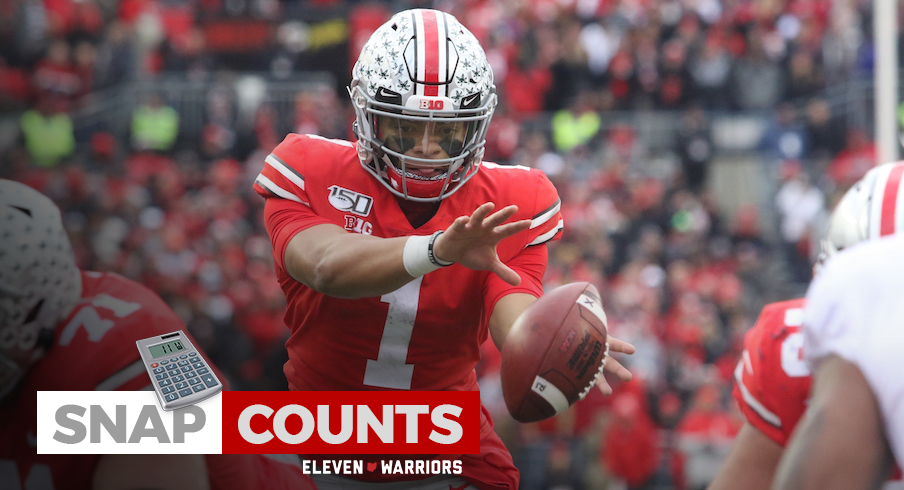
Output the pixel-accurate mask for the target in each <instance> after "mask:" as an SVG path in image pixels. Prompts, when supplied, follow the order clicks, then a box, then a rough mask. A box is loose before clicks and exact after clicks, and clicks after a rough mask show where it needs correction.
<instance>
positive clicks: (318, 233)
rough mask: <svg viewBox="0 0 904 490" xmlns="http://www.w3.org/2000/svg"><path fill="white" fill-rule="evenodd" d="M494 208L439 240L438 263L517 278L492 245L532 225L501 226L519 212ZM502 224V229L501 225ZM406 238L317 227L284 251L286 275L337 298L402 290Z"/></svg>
mask: <svg viewBox="0 0 904 490" xmlns="http://www.w3.org/2000/svg"><path fill="white" fill-rule="evenodd" d="M493 207H494V205H493V203H486V204H483V205H481V206H479V207H478V208H477V209H476V210H475V211H474V213H472V214H471V215H470V216H461V217H459V218H458V219H456V220H455V222H454V223H453V224H452V225H451V226H450V227H449V228H448V229H446V230H445V233H443V234H442V235H440V236H439V238H437V240H436V243H435V246H434V252H435V254H436V257H437V258H438V259H440V260H445V261H451V262H457V263H459V264H461V265H463V266H465V267H468V268H469V269H474V270H490V271H492V272H494V273H496V274H498V275H499V276H500V277H501V278H502V279H503V280H505V281H506V282H508V283H510V284H518V282H520V278H519V277H518V274H517V273H516V272H514V271H513V270H511V269H510V268H508V267H507V266H506V265H505V264H503V263H502V262H501V261H500V260H499V257H498V256H497V255H496V245H497V244H498V243H499V242H500V241H502V240H503V239H505V238H508V237H510V236H512V235H514V234H516V233H518V232H520V231H523V230H525V229H527V227H528V226H530V220H521V221H515V222H512V223H505V221H506V220H508V219H509V218H511V217H512V216H513V215H514V214H515V213H516V212H517V211H518V208H517V206H508V207H506V208H503V209H501V210H500V211H498V212H496V213H493V214H490V212H491V211H492V210H493ZM504 223H505V224H504ZM407 241H408V237H398V238H377V237H373V236H368V235H362V234H357V233H348V232H346V231H345V230H344V229H342V228H341V227H339V226H336V225H332V224H318V225H315V226H312V227H310V228H307V229H305V230H303V231H301V232H299V233H297V234H296V235H295V236H294V237H293V238H292V239H291V240H290V241H289V244H288V245H287V247H286V253H285V266H286V271H287V272H288V273H289V275H291V276H292V277H293V278H294V279H295V280H297V281H299V282H301V283H303V284H305V285H307V286H308V287H310V288H312V289H314V290H316V291H319V292H321V293H324V294H327V295H329V296H334V297H339V298H362V297H372V296H380V295H383V294H386V293H389V292H391V291H395V290H396V289H398V288H400V287H402V286H404V285H405V284H407V283H408V282H410V281H411V280H412V279H413V277H412V276H411V275H410V274H408V272H407V270H406V269H405V264H404V261H403V251H404V249H405V244H406V242H407Z"/></svg>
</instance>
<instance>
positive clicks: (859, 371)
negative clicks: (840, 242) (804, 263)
mask: <svg viewBox="0 0 904 490" xmlns="http://www.w3.org/2000/svg"><path fill="white" fill-rule="evenodd" d="M902 201H904V197H898V198H897V199H894V203H893V204H894V207H896V208H897V211H895V210H890V218H889V221H888V222H889V223H891V222H893V223H894V225H895V226H896V227H898V228H899V227H901V225H902V223H904V213H902V212H901V211H902V210H904V206H902V204H901V203H902ZM889 206H890V207H891V205H889ZM902 250H904V235H902V234H897V235H895V236H889V237H886V238H883V239H880V240H875V241H872V242H870V243H864V244H861V245H859V246H855V247H852V248H851V249H849V250H847V251H845V252H843V253H840V254H839V255H838V257H836V258H834V259H832V261H831V262H829V263H828V264H827V265H826V267H825V271H824V272H822V273H821V274H820V275H819V277H817V278H816V280H815V281H814V282H813V284H812V285H811V286H810V289H809V291H808V292H807V307H806V318H805V322H804V353H805V359H806V362H807V365H808V366H813V367H814V371H813V387H812V390H811V393H810V402H809V407H808V408H807V412H806V414H805V415H804V417H803V420H802V421H801V422H800V427H799V428H798V429H797V430H796V431H795V432H794V436H793V437H792V439H791V442H790V443H789V444H788V450H787V451H785V454H784V456H783V457H782V460H781V463H780V464H779V467H778V471H777V473H776V481H775V485H774V486H773V488H776V489H779V490H790V489H819V490H834V489H839V490H840V489H849V488H879V486H880V485H881V484H882V482H883V481H885V480H886V479H887V478H888V475H889V474H890V471H891V468H892V462H893V461H895V460H897V461H904V376H901V366H902V362H901V349H902V348H904V328H902V323H904V301H901V292H902V291H904V261H902V260H901V251H902Z"/></svg>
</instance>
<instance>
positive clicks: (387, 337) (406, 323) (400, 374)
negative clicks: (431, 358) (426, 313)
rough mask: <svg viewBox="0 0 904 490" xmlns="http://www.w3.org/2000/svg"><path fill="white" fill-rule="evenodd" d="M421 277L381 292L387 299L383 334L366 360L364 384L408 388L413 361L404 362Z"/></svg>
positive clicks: (412, 325)
mask: <svg viewBox="0 0 904 490" xmlns="http://www.w3.org/2000/svg"><path fill="white" fill-rule="evenodd" d="M422 280H423V277H418V278H417V279H415V280H413V281H411V282H409V283H408V284H406V285H404V286H402V287H400V288H399V289H396V290H395V291H393V292H391V293H387V294H384V295H383V296H381V297H380V301H382V302H384V303H389V311H388V312H387V314H386V323H385V324H384V326H383V338H381V339H380V350H379V353H378V354H377V358H376V359H368V360H367V368H366V369H365V370H364V384H365V385H368V386H378V387H380V388H396V389H400V390H410V389H411V376H412V374H413V373H414V364H406V362H405V361H407V360H408V345H409V344H410V343H411V332H412V331H413V330H414V319H415V317H416V316H417V305H418V300H419V298H420V295H421V281H422Z"/></svg>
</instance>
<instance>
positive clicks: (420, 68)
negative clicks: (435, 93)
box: [412, 10, 427, 95]
mask: <svg viewBox="0 0 904 490" xmlns="http://www.w3.org/2000/svg"><path fill="white" fill-rule="evenodd" d="M412 15H413V16H414V36H415V39H416V40H417V47H416V48H415V50H414V51H415V53H416V54H417V59H416V60H415V67H416V69H415V73H414V76H415V80H423V79H424V72H425V71H426V70H424V65H426V64H427V60H426V53H425V51H424V50H425V49H426V44H427V43H426V42H425V41H424V16H423V14H422V13H421V12H419V11H417V10H415V11H414V13H413V14H412ZM414 94H415V95H424V84H422V83H415V84H414Z"/></svg>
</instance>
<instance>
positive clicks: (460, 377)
mask: <svg viewBox="0 0 904 490" xmlns="http://www.w3.org/2000/svg"><path fill="white" fill-rule="evenodd" d="M349 95H350V96H351V101H352V105H353V107H354V109H355V113H356V116H357V117H356V122H355V132H356V134H357V141H355V142H351V141H343V140H331V139H325V138H322V137H319V136H315V135H297V134H290V135H289V136H288V137H286V139H285V140H284V141H283V142H282V143H281V144H280V145H279V146H277V147H276V149H274V150H273V152H272V153H271V154H270V155H269V156H268V157H267V158H266V162H265V164H264V168H263V171H262V172H261V173H260V175H259V176H258V177H257V180H256V182H255V185H254V188H255V190H256V191H257V192H258V193H259V194H260V195H261V196H263V197H265V198H266V205H265V216H266V218H265V219H266V225H267V230H268V232H269V234H270V238H271V240H272V243H273V257H274V260H275V263H276V272H277V277H278V280H279V282H280V284H281V286H282V288H283V290H284V292H285V295H286V299H287V300H288V310H287V313H286V317H285V320H286V324H287V325H288V326H289V328H290V329H291V336H290V338H289V340H288V342H287V344H286V345H287V348H288V351H289V361H288V362H287V363H286V365H285V374H286V376H287V378H288V382H289V387H290V389H292V390H477V389H478V387H477V382H476V376H475V373H474V366H475V365H476V363H477V361H478V359H479V349H480V345H481V343H483V342H484V340H486V339H487V337H488V336H491V337H492V339H493V340H494V342H495V343H496V345H497V346H498V347H500V348H501V346H502V344H503V342H504V340H505V336H506V333H507V332H508V330H509V329H510V327H511V326H512V323H513V322H514V321H515V319H516V318H517V317H518V315H519V314H521V312H522V311H524V309H525V308H526V307H527V305H529V304H530V303H531V302H532V301H534V300H535V299H536V298H537V297H539V296H540V295H541V294H542V293H543V289H542V279H543V274H544V271H545V270H546V264H547V250H546V243H547V242H548V241H550V240H555V239H557V238H559V237H560V236H561V233H562V228H563V220H562V215H561V213H560V200H559V197H558V194H557V192H556V189H555V188H554V187H553V186H552V184H551V183H550V181H549V180H548V179H547V178H546V176H545V175H544V174H543V173H542V172H541V171H538V170H534V169H529V168H526V167H519V166H503V165H497V164H494V163H490V162H483V161H482V157H483V153H484V145H485V144H486V133H487V126H488V124H489V123H490V119H491V118H492V116H493V111H494V109H495V107H496V93H495V86H494V85H493V71H492V69H491V67H490V64H489V62H488V61H487V57H486V55H485V54H484V51H483V48H481V46H480V44H479V43H478V41H477V39H476V38H475V37H474V35H473V34H471V32H470V31H468V30H467V29H466V28H465V27H464V26H463V25H462V24H461V23H459V21H458V20H457V19H456V18H455V17H453V16H451V15H449V14H447V13H444V12H440V11H436V10H425V9H415V10H408V11H404V12H400V13H398V14H396V15H394V16H393V17H392V18H391V19H390V20H389V21H387V22H386V23H385V24H383V25H382V26H381V27H379V28H378V29H377V30H376V32H374V34H373V35H372V36H371V37H370V38H369V40H368V41H367V43H366V44H365V45H364V47H363V49H362V51H361V55H360V57H359V58H358V60H357V63H356V64H355V66H354V68H353V71H352V81H351V84H350V85H349ZM610 348H611V350H613V351H616V352H625V353H631V352H633V350H634V348H633V346H631V345H630V344H627V343H625V342H621V341H619V340H618V339H614V338H610ZM606 370H607V371H608V372H609V373H612V374H614V375H616V376H618V377H619V378H622V379H625V380H627V379H630V373H629V372H628V371H627V369H625V368H624V367H623V366H621V365H620V364H619V363H618V362H617V361H614V360H612V359H610V360H609V361H608V362H607V363H606ZM601 383H603V386H602V388H603V389H604V391H608V390H609V387H608V385H607V384H605V381H602V382H601ZM483 414H484V415H483V416H482V422H481V433H480V436H481V451H482V452H481V454H480V455H476V456H475V455H465V456H462V457H461V461H462V465H463V467H464V473H463V475H462V476H463V477H464V480H466V482H465V481H461V480H460V479H458V480H450V481H449V482H445V481H439V482H438V483H436V488H442V489H443V490H446V489H448V488H449V485H452V486H454V487H456V488H464V486H465V485H466V484H467V483H470V484H471V485H474V486H477V487H480V488H498V489H503V488H517V487H518V481H519V477H518V471H517V470H516V469H515V467H514V466H513V464H512V458H511V455H510V454H509V452H508V450H507V449H506V448H505V447H504V445H503V444H502V441H501V440H500V439H499V437H498V436H496V434H495V433H494V431H493V425H492V421H491V420H490V418H489V417H488V415H487V412H486V411H485V410H484V411H483ZM363 459H366V458H363ZM354 478H361V479H369V480H373V481H382V482H393V481H395V479H397V478H399V477H393V476H391V475H379V474H369V475H363V476H355V477H354ZM403 478H404V477H403ZM407 478H409V479H410V478H411V477H410V476H409V477H407ZM315 480H316V481H317V482H318V484H321V483H322V480H320V479H318V478H317V477H315ZM433 483H434V482H433V481H431V482H430V484H433ZM339 484H341V483H339ZM337 485H338V484H337ZM389 485H390V487H391V486H392V483H390V484H389ZM426 485H428V483H422V485H420V486H419V488H432V487H426Z"/></svg>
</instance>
